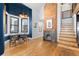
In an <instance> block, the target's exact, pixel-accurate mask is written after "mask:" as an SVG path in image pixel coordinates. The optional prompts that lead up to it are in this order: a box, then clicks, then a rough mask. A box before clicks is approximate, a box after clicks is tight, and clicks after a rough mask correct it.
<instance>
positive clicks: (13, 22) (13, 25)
mask: <svg viewBox="0 0 79 59" xmlns="http://www.w3.org/2000/svg"><path fill="white" fill-rule="evenodd" d="M18 32H19V18H16V17H13V16H10V33H18Z"/></svg>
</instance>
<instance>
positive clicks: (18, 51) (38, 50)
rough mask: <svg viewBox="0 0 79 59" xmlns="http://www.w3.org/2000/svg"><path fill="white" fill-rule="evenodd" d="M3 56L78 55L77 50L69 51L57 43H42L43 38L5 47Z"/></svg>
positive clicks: (78, 51)
mask: <svg viewBox="0 0 79 59" xmlns="http://www.w3.org/2000/svg"><path fill="white" fill-rule="evenodd" d="M77 49H78V48H77ZM4 55H5V56H75V55H79V49H78V50H77V51H76V50H70V49H66V48H63V47H59V46H58V44H57V43H53V42H49V41H43V38H37V39H33V40H28V41H26V42H24V43H22V44H17V46H15V47H10V46H9V44H8V43H7V44H6V46H5V53H4Z"/></svg>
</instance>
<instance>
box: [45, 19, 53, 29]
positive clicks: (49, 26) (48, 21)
mask: <svg viewBox="0 0 79 59" xmlns="http://www.w3.org/2000/svg"><path fill="white" fill-rule="evenodd" d="M46 24H47V26H46V27H47V28H48V29H51V28H52V24H53V23H52V18H47V22H46Z"/></svg>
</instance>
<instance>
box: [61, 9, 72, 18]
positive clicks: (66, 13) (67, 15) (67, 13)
mask: <svg viewBox="0 0 79 59" xmlns="http://www.w3.org/2000/svg"><path fill="white" fill-rule="evenodd" d="M71 17H72V10H67V11H63V12H62V19H65V18H71Z"/></svg>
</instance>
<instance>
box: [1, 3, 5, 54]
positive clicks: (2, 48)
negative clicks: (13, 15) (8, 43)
mask: <svg viewBox="0 0 79 59" xmlns="http://www.w3.org/2000/svg"><path fill="white" fill-rule="evenodd" d="M3 6H4V4H1V3H0V55H2V54H3V53H4V34H3Z"/></svg>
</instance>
